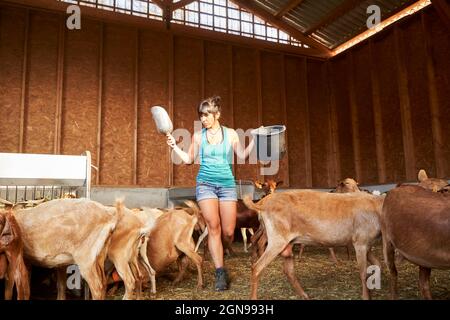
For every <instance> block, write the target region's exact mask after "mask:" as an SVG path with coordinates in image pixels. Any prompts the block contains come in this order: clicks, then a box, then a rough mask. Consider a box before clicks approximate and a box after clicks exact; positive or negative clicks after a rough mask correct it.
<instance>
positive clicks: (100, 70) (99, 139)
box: [95, 23, 105, 185]
mask: <svg viewBox="0 0 450 320" xmlns="http://www.w3.org/2000/svg"><path fill="white" fill-rule="evenodd" d="M104 28H105V27H104V25H103V23H101V24H100V35H99V44H100V48H99V52H98V96H97V161H96V165H97V174H96V176H95V184H96V185H99V184H100V169H101V168H100V159H101V152H102V106H103V38H104V35H103V34H104Z"/></svg>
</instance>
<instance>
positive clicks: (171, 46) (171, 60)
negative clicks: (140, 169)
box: [167, 33, 174, 187]
mask: <svg viewBox="0 0 450 320" xmlns="http://www.w3.org/2000/svg"><path fill="white" fill-rule="evenodd" d="M173 51H174V38H173V33H170V34H169V66H168V67H169V90H168V91H169V97H168V98H169V115H170V119H172V121H173V114H174V112H173V99H174V71H173V67H174V66H173V65H174V52H173ZM167 149H168V150H167V161H168V162H169V176H168V179H169V181H168V182H169V187H172V186H173V180H174V179H173V163H172V151H171V149H170V148H167Z"/></svg>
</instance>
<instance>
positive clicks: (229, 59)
mask: <svg viewBox="0 0 450 320" xmlns="http://www.w3.org/2000/svg"><path fill="white" fill-rule="evenodd" d="M227 54H228V56H227V63H228V103H229V107H228V108H229V110H230V113H231V123H230V126H231V128H234V95H233V90H234V89H233V88H234V80H233V78H234V76H233V46H232V45H230V44H229V45H227ZM244 147H245V140H244ZM233 159H234V160H237V156H236V155H233ZM234 163H235V165H234V166H232V168H233V176H235V177H236V166H237V165H236V163H237V161H235V162H234Z"/></svg>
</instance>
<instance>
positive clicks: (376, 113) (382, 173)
mask: <svg viewBox="0 0 450 320" xmlns="http://www.w3.org/2000/svg"><path fill="white" fill-rule="evenodd" d="M369 49H370V50H369V53H370V79H371V81H372V105H373V119H374V128H375V147H376V153H377V170H378V182H379V183H385V182H386V163H385V157H384V147H383V120H382V117H381V100H380V82H379V79H378V73H377V71H376V70H377V66H376V64H375V61H374V55H373V42H372V40H369Z"/></svg>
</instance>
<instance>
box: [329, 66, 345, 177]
mask: <svg viewBox="0 0 450 320" xmlns="http://www.w3.org/2000/svg"><path fill="white" fill-rule="evenodd" d="M326 65H327V70H328V75H329V79H331V73H332V70H331V64H330V62H329V61H327V62H326ZM327 84H328V92H329V97H330V123H331V125H330V127H331V151H332V154H333V158H332V159H333V169H334V180H336V181H337V180H339V179H341V178H342V177H341V165H340V150H339V129H338V127H339V124H338V118H337V110H336V94H335V92H334V86H333V85H332V81H327ZM336 181H334V182H336Z"/></svg>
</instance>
